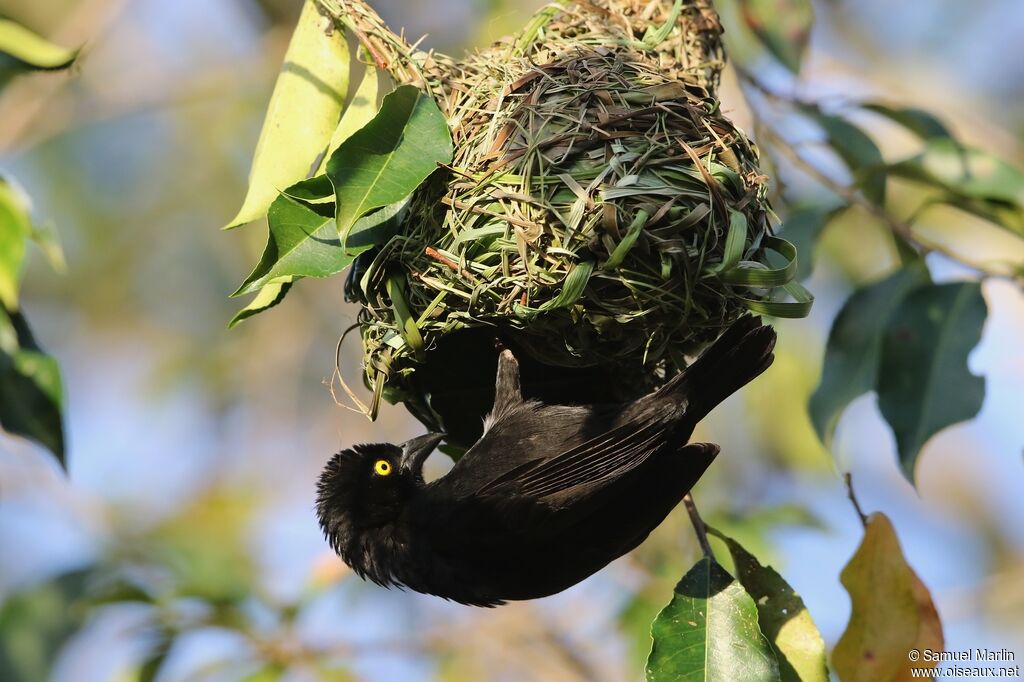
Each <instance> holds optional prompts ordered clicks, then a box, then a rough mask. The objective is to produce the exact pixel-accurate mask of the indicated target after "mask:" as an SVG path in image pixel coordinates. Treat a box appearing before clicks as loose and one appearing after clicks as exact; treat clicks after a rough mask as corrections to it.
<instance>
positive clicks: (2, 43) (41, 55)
mask: <svg viewBox="0 0 1024 682" xmlns="http://www.w3.org/2000/svg"><path fill="white" fill-rule="evenodd" d="M77 54H78V51H77V50H68V49H66V48H63V47H60V46H59V45H54V44H53V43H51V42H50V41H48V40H46V39H45V38H43V37H41V36H39V35H36V34H35V33H33V32H32V31H30V30H28V29H27V28H25V27H24V26H22V25H21V24H18V23H16V22H13V21H11V20H10V19H4V18H2V17H0V74H2V73H3V72H5V71H8V70H13V71H23V70H26V69H47V70H50V69H63V68H65V67H67V66H70V64H71V62H73V61H75V57H76V56H77ZM2 55H6V56H7V57H9V58H10V59H12V60H13V61H14V62H15V67H14V68H13V69H10V67H9V66H8V65H7V64H5V63H4V62H5V61H7V60H4V59H3V57H2Z"/></svg>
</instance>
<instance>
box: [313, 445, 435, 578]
mask: <svg viewBox="0 0 1024 682" xmlns="http://www.w3.org/2000/svg"><path fill="white" fill-rule="evenodd" d="M442 438H444V434H438V433H430V434H427V435H425V436H420V437H419V438H413V439H412V440H410V441H406V442H405V443H403V444H402V445H392V444H391V443H373V444H367V445H356V446H355V447H352V448H348V449H346V450H342V451H341V452H339V453H338V454H336V455H334V457H332V458H331V460H330V461H329V462H327V466H325V467H324V470H323V473H321V474H320V481H319V483H318V484H317V501H316V512H317V516H318V517H319V520H320V527H321V528H322V529H323V531H324V535H325V536H327V539H328V541H329V542H330V543H331V545H332V546H333V547H334V549H335V551H337V552H338V553H339V554H341V555H342V558H345V559H346V561H348V559H347V557H346V554H348V553H349V545H350V543H351V542H352V541H353V540H356V539H358V537H359V536H361V535H362V534H363V533H366V532H368V531H373V530H375V529H379V528H382V527H384V526H386V525H388V524H389V523H392V522H393V521H395V520H396V519H397V518H398V516H399V515H400V514H401V512H402V509H403V508H404V507H405V505H406V503H407V502H408V501H409V499H410V498H411V497H412V496H413V495H414V494H415V493H416V491H417V490H418V489H419V488H420V487H422V486H423V463H424V462H425V461H426V459H427V457H428V456H429V455H430V453H431V452H433V450H434V448H435V447H436V446H437V444H438V443H440V442H441V439H442ZM349 563H350V564H351V562H349Z"/></svg>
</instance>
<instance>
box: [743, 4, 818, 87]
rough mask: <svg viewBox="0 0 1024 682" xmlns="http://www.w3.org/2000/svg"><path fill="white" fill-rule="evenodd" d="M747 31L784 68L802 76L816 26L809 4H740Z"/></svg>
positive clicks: (812, 10)
mask: <svg viewBox="0 0 1024 682" xmlns="http://www.w3.org/2000/svg"><path fill="white" fill-rule="evenodd" d="M739 6H740V14H741V15H742V17H743V22H744V23H745V24H746V25H747V28H749V29H750V31H751V32H752V33H753V34H754V35H756V36H757V37H758V39H759V40H760V41H761V43H762V44H763V45H764V46H765V47H766V48H767V49H768V51H769V52H771V53H772V55H774V56H775V58H776V59H778V60H779V61H780V62H781V63H782V64H783V66H785V67H786V68H787V69H789V70H790V71H792V72H793V73H799V72H800V62H801V60H802V59H803V55H804V52H805V51H806V49H807V42H808V40H809V39H810V36H811V26H812V25H813V24H814V9H813V8H812V7H811V3H810V0H739Z"/></svg>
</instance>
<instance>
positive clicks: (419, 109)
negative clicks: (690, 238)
mask: <svg viewBox="0 0 1024 682" xmlns="http://www.w3.org/2000/svg"><path fill="white" fill-rule="evenodd" d="M451 160H452V137H451V133H450V131H449V130H448V124H447V123H446V122H445V119H444V116H443V115H442V114H441V110H440V109H438V108H437V104H436V103H435V102H434V100H433V99H431V98H430V97H429V96H428V95H425V94H424V93H422V92H420V90H418V89H417V88H416V87H414V86H412V85H403V86H400V87H398V88H396V89H395V90H394V91H392V92H391V93H389V94H388V95H387V96H386V97H385V98H384V102H383V103H382V104H381V107H380V111H379V112H377V115H376V116H374V117H373V120H371V121H370V122H369V123H367V124H366V125H365V126H363V127H362V128H361V129H360V130H359V131H358V132H356V133H353V134H352V136H351V137H349V138H348V139H347V140H345V141H344V142H342V143H341V146H339V147H338V149H337V151H335V152H334V154H333V155H332V156H331V159H330V161H328V162H327V177H329V178H330V179H331V184H332V185H334V196H335V198H336V200H337V211H336V218H337V231H338V234H339V235H341V237H342V240H343V241H345V240H347V239H348V238H349V236H350V233H352V232H353V231H354V230H353V228H354V226H355V224H356V221H358V220H359V219H360V218H361V217H363V216H364V215H366V214H368V213H370V212H371V211H373V210H375V209H379V208H382V207H384V206H388V205H391V204H394V203H396V202H399V201H402V200H403V199H404V198H405V197H407V196H409V195H410V194H412V192H413V191H414V190H415V189H416V188H417V187H419V185H420V183H422V182H423V181H424V180H426V179H427V177H428V176H429V175H430V174H431V173H433V172H434V171H435V170H436V169H437V165H438V164H441V163H450V162H451Z"/></svg>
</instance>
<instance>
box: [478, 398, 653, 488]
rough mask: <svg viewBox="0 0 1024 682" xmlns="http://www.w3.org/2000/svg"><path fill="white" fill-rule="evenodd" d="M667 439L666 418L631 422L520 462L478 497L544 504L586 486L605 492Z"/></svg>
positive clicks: (488, 484) (492, 482) (496, 479)
mask: <svg viewBox="0 0 1024 682" xmlns="http://www.w3.org/2000/svg"><path fill="white" fill-rule="evenodd" d="M665 439H666V433H665V424H664V422H663V421H662V420H661V419H657V418H654V419H646V420H644V421H643V422H640V423H637V422H627V423H625V424H622V425H621V426H619V427H617V428H614V429H611V430H609V431H607V432H605V433H603V434H601V435H599V436H596V437H594V438H591V439H590V440H587V441H585V442H583V443H581V444H580V445H577V446H575V447H573V448H570V449H568V450H566V451H565V452H562V453H560V454H557V455H555V456H553V457H549V458H545V459H538V460H532V461H528V462H525V463H523V464H520V465H519V466H516V467H514V468H512V469H510V470H509V471H507V472H505V473H503V474H501V475H500V476H498V477H497V478H495V479H493V480H492V481H490V482H489V483H487V484H485V485H484V486H482V487H481V488H479V489H478V490H477V491H476V494H477V495H482V496H486V495H496V496H509V495H511V496H515V497H519V498H532V499H535V500H540V499H542V498H552V497H554V496H557V495H558V494H559V493H564V492H567V491H569V490H570V489H575V488H578V487H580V486H587V487H589V488H600V487H602V484H604V483H607V482H609V481H612V480H615V479H618V478H619V477H621V476H622V475H624V474H626V473H627V472H629V471H632V470H633V469H635V468H636V467H638V466H640V465H641V464H642V463H643V462H645V461H646V460H647V459H648V458H649V457H650V456H651V455H652V454H654V453H655V452H657V451H658V450H659V449H661V447H662V446H664V445H665Z"/></svg>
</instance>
